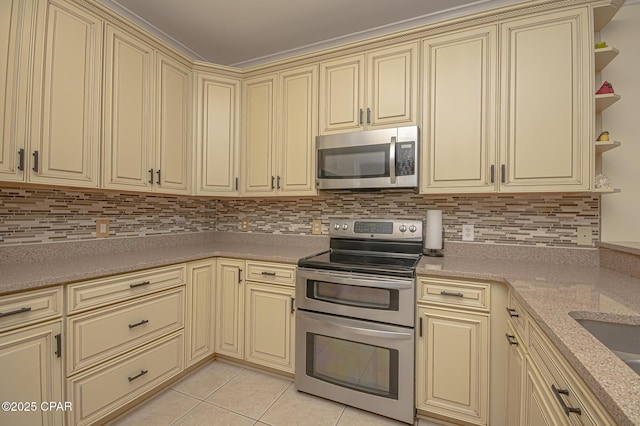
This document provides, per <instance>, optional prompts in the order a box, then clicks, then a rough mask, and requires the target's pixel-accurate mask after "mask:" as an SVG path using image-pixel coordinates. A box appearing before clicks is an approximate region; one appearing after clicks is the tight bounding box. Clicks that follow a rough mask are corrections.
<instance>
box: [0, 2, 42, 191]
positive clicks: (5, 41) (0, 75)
mask: <svg viewBox="0 0 640 426" xmlns="http://www.w3.org/2000/svg"><path fill="white" fill-rule="evenodd" d="M38 6H40V7H42V6H41V4H40V3H38V2H35V1H32V0H6V1H2V2H0V99H1V101H0V129H1V130H0V180H10V181H24V180H25V179H26V175H27V173H25V172H24V170H28V169H27V166H26V163H27V161H28V158H26V157H27V155H28V152H27V149H28V148H27V146H26V145H27V134H28V129H27V124H28V123H27V108H28V106H29V104H28V102H27V96H28V87H29V84H30V79H29V77H30V76H31V73H32V68H31V62H32V60H33V57H32V52H33V45H32V42H33V41H34V39H35V31H36V29H35V21H36V17H37V14H38Z"/></svg>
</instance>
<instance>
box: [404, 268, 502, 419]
mask: <svg viewBox="0 0 640 426" xmlns="http://www.w3.org/2000/svg"><path fill="white" fill-rule="evenodd" d="M490 293H491V292H490V286H489V284H487V283H475V282H470V281H464V280H450V279H441V278H435V277H434V278H432V277H428V278H427V277H419V279H418V322H417V326H418V337H417V343H416V345H417V361H416V363H417V364H416V365H417V368H416V378H417V379H416V386H417V391H416V398H417V403H416V408H417V409H418V413H419V414H424V415H426V416H429V417H435V418H440V419H446V420H448V421H462V422H466V423H471V424H478V425H486V424H488V420H489V365H490V360H489V345H490V339H489V327H490V321H489V320H490V316H489V308H490V301H491V295H490ZM421 412H422V413H421Z"/></svg>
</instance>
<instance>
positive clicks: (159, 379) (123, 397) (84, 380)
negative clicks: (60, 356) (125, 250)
mask: <svg viewBox="0 0 640 426" xmlns="http://www.w3.org/2000/svg"><path fill="white" fill-rule="evenodd" d="M192 272H193V270H192ZM185 274H186V265H184V264H178V265H171V266H166V267H162V268H156V269H151V270H147V271H142V272H133V273H130V274H123V275H119V276H115V277H110V278H105V279H97V280H91V281H87V282H79V283H74V284H69V285H68V286H67V288H66V291H67V301H68V315H67V317H66V327H65V329H66V330H67V334H68V336H67V343H66V348H67V354H66V360H67V368H66V374H67V380H66V398H67V400H68V401H70V402H71V403H72V404H73V410H72V411H69V412H67V413H66V415H67V424H70V425H85V424H94V423H97V422H104V421H105V420H106V417H108V416H109V415H111V414H112V413H114V412H116V411H117V410H119V409H123V408H124V407H125V406H127V404H129V403H130V402H132V401H133V400H134V399H135V398H137V397H139V396H141V395H143V394H144V393H146V392H148V391H151V390H152V389H153V388H155V387H156V386H158V385H160V384H162V383H163V382H165V381H167V380H168V379H170V378H171V377H173V376H175V375H177V374H179V373H180V372H182V371H183V370H184V368H185V353H187V351H186V350H185V343H184V342H185V336H184V333H185V306H186V305H187V303H186V302H185V281H186V278H185ZM187 329H188V330H189V331H190V332H192V331H193V330H194V328H193V327H188V328H187Z"/></svg>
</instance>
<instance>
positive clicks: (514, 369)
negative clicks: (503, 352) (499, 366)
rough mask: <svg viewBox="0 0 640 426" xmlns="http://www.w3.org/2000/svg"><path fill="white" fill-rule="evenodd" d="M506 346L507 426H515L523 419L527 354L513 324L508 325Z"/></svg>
mask: <svg viewBox="0 0 640 426" xmlns="http://www.w3.org/2000/svg"><path fill="white" fill-rule="evenodd" d="M509 336H511V337H509ZM505 344H506V345H507V365H506V391H505V392H506V395H505V396H506V401H505V410H506V413H505V424H506V425H513V426H515V425H519V424H520V419H521V418H522V408H521V406H522V404H521V402H522V394H523V393H522V392H523V383H524V380H523V379H524V374H525V372H524V368H525V367H524V363H525V352H524V348H523V346H522V345H523V343H522V339H520V337H519V336H518V335H517V334H516V332H515V331H514V329H513V326H512V325H511V322H508V323H507V339H506V343H505Z"/></svg>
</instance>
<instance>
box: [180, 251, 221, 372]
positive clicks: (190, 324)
mask: <svg viewBox="0 0 640 426" xmlns="http://www.w3.org/2000/svg"><path fill="white" fill-rule="evenodd" d="M215 283H216V261H215V259H205V260H200V261H197V262H191V263H189V264H187V319H186V321H185V346H186V357H185V364H186V366H187V367H189V366H191V365H193V364H195V363H196V362H198V361H200V360H202V359H204V358H206V357H207V356H209V355H212V354H213V352H214V350H215V340H214V337H215V327H214V325H215V316H214V314H215V290H216V287H215Z"/></svg>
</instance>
